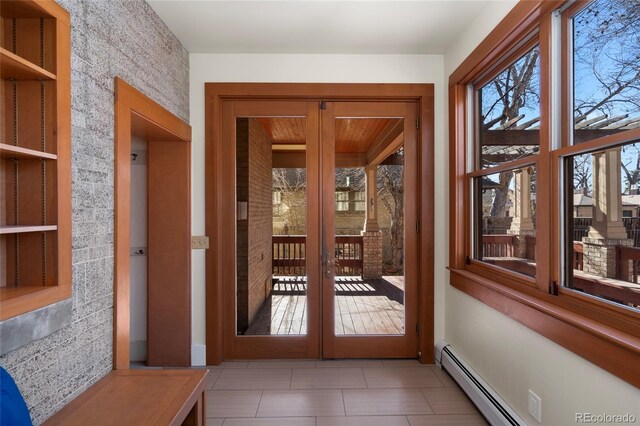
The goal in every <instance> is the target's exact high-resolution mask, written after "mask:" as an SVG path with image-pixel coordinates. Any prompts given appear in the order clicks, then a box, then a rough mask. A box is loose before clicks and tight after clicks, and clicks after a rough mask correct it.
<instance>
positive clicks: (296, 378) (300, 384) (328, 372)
mask: <svg viewBox="0 0 640 426" xmlns="http://www.w3.org/2000/svg"><path fill="white" fill-rule="evenodd" d="M366 387H367V385H366V383H365V381H364V375H363V374H362V369H361V368H306V369H295V370H293V374H292V376H291V389H353V388H360V389H363V388H366Z"/></svg>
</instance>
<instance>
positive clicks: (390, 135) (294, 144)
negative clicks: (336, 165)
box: [257, 117, 403, 154]
mask: <svg viewBox="0 0 640 426" xmlns="http://www.w3.org/2000/svg"><path fill="white" fill-rule="evenodd" d="M257 120H258V123H260V125H261V126H262V128H263V130H264V131H265V133H266V134H267V136H268V137H269V139H270V140H271V143H272V145H276V146H278V151H299V150H304V145H305V143H306V142H305V141H306V129H305V120H304V118H295V117H282V118H258V119H257ZM402 123H403V121H402V119H401V118H337V119H336V148H335V150H336V152H337V153H357V154H365V153H367V152H369V151H370V150H371V149H372V148H374V145H375V144H376V143H378V142H385V143H390V142H392V141H393V140H395V138H396V137H397V136H398V135H399V134H400V133H402V130H403V127H402Z"/></svg>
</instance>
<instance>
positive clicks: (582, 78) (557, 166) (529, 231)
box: [449, 0, 640, 386]
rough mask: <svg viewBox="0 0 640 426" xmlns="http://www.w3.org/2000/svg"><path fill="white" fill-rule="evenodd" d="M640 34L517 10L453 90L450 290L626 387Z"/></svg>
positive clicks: (637, 327)
mask: <svg viewBox="0 0 640 426" xmlns="http://www.w3.org/2000/svg"><path fill="white" fill-rule="evenodd" d="M639 29H640V8H638V5H637V2H633V1H614V0H593V1H591V2H587V1H575V2H563V1H555V0H552V1H528V2H520V3H518V4H517V5H516V6H515V8H514V10H513V11H512V12H511V13H510V14H509V15H508V16H507V17H506V18H505V20H503V21H502V22H501V23H500V24H499V25H498V27H497V28H496V29H495V30H494V31H493V32H492V33H491V34H490V35H489V36H488V37H487V38H486V39H485V40H484V41H483V42H482V43H481V44H480V45H479V47H478V48H477V49H476V51H474V52H473V53H472V54H471V55H470V56H469V57H468V58H467V59H466V60H465V61H463V63H462V64H461V65H460V67H459V68H458V69H456V70H455V71H454V72H453V73H452V75H451V76H450V79H449V102H450V110H449V111H450V113H449V119H450V121H451V123H450V126H449V131H450V135H449V136H450V146H451V151H450V192H451V194H450V215H451V220H450V224H451V228H450V244H451V251H450V270H451V284H452V285H454V286H455V287H457V288H459V289H460V290H462V291H465V292H467V293H468V294H471V295H472V296H475V297H477V298H479V299H480V300H482V301H484V302H485V303H487V304H489V305H491V306H493V307H494V308H496V309H498V310H502V311H503V312H505V313H506V314H508V315H509V316H510V317H512V318H515V319H517V320H519V321H520V322H522V323H524V324H525V325H527V326H529V327H531V328H533V329H535V330H536V331H538V332H540V333H541V334H543V335H546V336H547V337H549V338H552V339H553V340H555V341H556V342H558V343H560V344H562V345H564V346H565V347H567V348H569V349H570V350H573V351H574V352H576V353H578V354H580V355H582V356H584V357H585V358H587V359H589V360H591V361H592V362H595V363H596V364H598V365H600V366H602V367H603V368H605V369H607V370H608V371H610V372H612V373H613V374H616V375H618V376H620V377H622V378H623V379H625V380H627V381H629V382H630V383H633V384H635V385H636V386H639V385H640V217H639V216H638V212H639V211H640V190H639V188H640V30H639ZM603 342H604V343H603Z"/></svg>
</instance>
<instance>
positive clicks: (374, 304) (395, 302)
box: [245, 275, 404, 335]
mask: <svg viewBox="0 0 640 426" xmlns="http://www.w3.org/2000/svg"><path fill="white" fill-rule="evenodd" d="M273 278H274V285H273V290H272V292H271V295H270V296H269V297H268V298H267V299H266V300H265V302H264V303H263V304H262V306H261V308H260V310H259V311H258V313H257V314H256V316H255V318H254V320H253V321H252V323H251V324H250V326H249V328H248V329H247V331H246V333H245V334H247V335H296V334H298V335H299V334H305V333H306V331H307V315H306V305H307V296H306V291H307V284H306V277H303V276H282V275H280V276H274V277H273ZM335 303H336V304H335V306H336V309H335V324H336V335H376V334H377V335H380V334H384V335H399V334H404V277H402V276H383V277H382V278H381V279H373V280H364V279H362V278H361V277H357V276H339V277H336V300H335Z"/></svg>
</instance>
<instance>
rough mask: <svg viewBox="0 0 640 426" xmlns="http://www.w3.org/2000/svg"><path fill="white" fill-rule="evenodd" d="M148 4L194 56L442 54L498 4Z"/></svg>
mask: <svg viewBox="0 0 640 426" xmlns="http://www.w3.org/2000/svg"><path fill="white" fill-rule="evenodd" d="M147 1H148V2H149V4H151V7H152V8H153V9H154V10H155V11H156V13H157V14H158V15H159V16H160V18H162V20H163V21H164V22H166V24H167V25H168V26H169V29H170V30H171V31H172V32H173V33H174V34H175V35H176V36H177V37H178V39H180V41H181V42H182V44H183V45H184V46H185V48H186V49H187V50H188V51H189V52H190V53H351V54H442V53H444V51H445V50H446V48H447V46H448V45H449V43H451V42H452V41H453V40H455V38H456V36H457V35H458V34H459V33H460V32H461V31H463V30H464V29H465V28H466V27H467V25H468V24H469V22H471V21H472V20H473V18H474V17H475V16H477V15H478V14H480V13H482V9H483V8H484V7H485V6H486V5H487V3H490V2H491V1H499V0H490V1H484V0H449V1H434V0H422V1H421V0H416V1H398V0H382V1H369V0H360V1H344V0H343V1H330V0H297V1H272V0H262V1H246V0H235V1H220V0H147Z"/></svg>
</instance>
